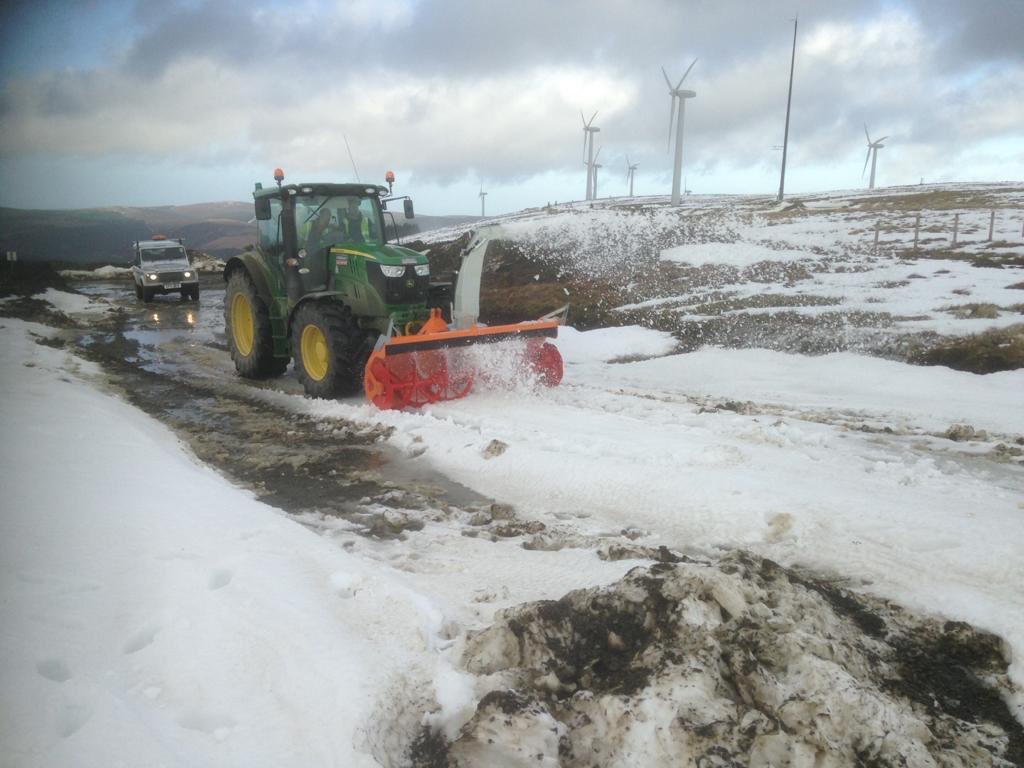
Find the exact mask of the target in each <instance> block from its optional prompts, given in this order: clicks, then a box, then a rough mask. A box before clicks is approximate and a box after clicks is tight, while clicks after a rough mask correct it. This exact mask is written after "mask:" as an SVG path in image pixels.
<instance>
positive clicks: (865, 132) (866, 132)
mask: <svg viewBox="0 0 1024 768" xmlns="http://www.w3.org/2000/svg"><path fill="white" fill-rule="evenodd" d="M864 135H865V136H867V137H868V144H870V143H871V134H870V133H868V124H867V123H864Z"/></svg>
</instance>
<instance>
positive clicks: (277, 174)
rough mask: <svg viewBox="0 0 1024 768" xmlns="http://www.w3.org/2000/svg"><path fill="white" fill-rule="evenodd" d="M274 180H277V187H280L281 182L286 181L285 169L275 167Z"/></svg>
mask: <svg viewBox="0 0 1024 768" xmlns="http://www.w3.org/2000/svg"><path fill="white" fill-rule="evenodd" d="M274 181H276V182H277V188H278V189H280V188H281V182H282V181H284V171H282V170H281V169H280V168H275V169H274Z"/></svg>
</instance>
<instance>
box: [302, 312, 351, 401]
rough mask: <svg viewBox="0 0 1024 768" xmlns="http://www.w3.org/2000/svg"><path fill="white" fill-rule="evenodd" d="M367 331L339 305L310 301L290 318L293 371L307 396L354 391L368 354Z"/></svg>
mask: <svg viewBox="0 0 1024 768" xmlns="http://www.w3.org/2000/svg"><path fill="white" fill-rule="evenodd" d="M370 351H371V344H370V342H369V339H368V338H367V336H366V334H365V333H364V332H363V331H362V330H361V329H360V328H359V326H358V325H357V324H356V323H355V321H354V320H353V319H352V315H351V313H350V312H349V311H348V310H347V309H346V308H345V307H344V306H342V305H340V304H337V303H329V302H309V303H307V304H304V305H302V306H301V307H299V309H298V311H297V312H296V313H295V318H294V320H293V321H292V357H293V358H294V359H295V372H296V373H297V374H298V376H299V381H301V382H302V386H303V387H304V388H305V390H306V394H307V395H309V396H310V397H326V398H330V397H337V396H339V395H340V396H347V395H354V394H356V393H357V392H359V391H360V389H361V388H362V384H363V368H364V367H365V366H366V360H367V358H368V357H369V356H370Z"/></svg>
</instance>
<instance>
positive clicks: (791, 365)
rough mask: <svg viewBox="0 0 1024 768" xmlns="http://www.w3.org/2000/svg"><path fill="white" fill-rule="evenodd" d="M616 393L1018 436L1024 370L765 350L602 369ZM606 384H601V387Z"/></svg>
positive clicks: (711, 350)
mask: <svg viewBox="0 0 1024 768" xmlns="http://www.w3.org/2000/svg"><path fill="white" fill-rule="evenodd" d="M605 375H606V376H608V377H611V380H612V381H615V382H617V383H620V384H623V385H632V386H636V387H648V386H650V383H651V382H652V381H657V382H660V386H661V387H662V388H668V389H669V390H670V391H674V392H680V393H683V392H685V393H688V394H700V395H707V396H709V397H719V398H726V399H733V400H752V401H754V402H755V403H770V404H773V405H779V406H786V407H790V408H793V409H797V410H798V409H840V410H844V411H848V412H850V413H854V412H861V413H862V414H864V415H865V416H866V417H868V418H871V419H875V420H882V421H885V420H890V421H896V422H898V423H899V425H900V426H903V427H911V428H916V429H924V430H929V431H935V432H944V431H945V430H946V429H947V428H948V427H949V426H950V424H954V423H957V422H964V423H968V424H972V425H973V426H975V427H978V428H983V429H987V430H990V431H995V432H999V433H1004V434H1005V433H1011V434H1013V433H1017V434H1024V408H1022V407H1021V405H1022V404H1024V396H1022V393H1024V370H1016V371H1004V372H1001V373H992V374H986V375H984V376H982V375H979V374H974V373H966V372H964V371H955V370H952V369H951V368H945V367H942V366H933V367H926V366H919V365H909V364H907V363H899V362H895V361H892V360H881V359H879V358H875V357H866V356H863V355H856V354H853V353H849V352H842V353H835V354H831V355H822V356H819V357H809V356H806V355H792V354H786V353H783V352H773V351H770V350H766V349H720V348H715V347H704V348H702V349H700V350H698V351H696V352H692V353H689V354H684V355H672V356H670V357H662V358H659V359H657V360H647V361H641V362H638V363H636V364H632V365H629V366H616V367H614V368H609V369H608V371H607V373H606V374H605ZM606 380H607V379H606Z"/></svg>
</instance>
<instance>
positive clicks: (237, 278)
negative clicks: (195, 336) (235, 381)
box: [224, 269, 288, 379]
mask: <svg viewBox="0 0 1024 768" xmlns="http://www.w3.org/2000/svg"><path fill="white" fill-rule="evenodd" d="M224 329H225V332H226V333H227V337H228V346H229V347H230V348H231V359H232V360H234V361H235V370H237V371H238V373H239V375H241V376H243V377H245V378H247V379H265V378H267V377H269V376H278V375H280V374H282V373H284V371H285V369H286V368H287V367H288V359H287V358H283V357H274V339H273V336H272V335H271V330H270V312H269V311H268V310H267V306H266V304H264V303H263V300H262V299H261V298H260V297H259V294H257V293H256V286H254V285H253V282H252V279H251V278H250V277H249V275H248V274H247V273H246V272H245V270H243V269H236V270H235V271H233V272H232V273H231V276H230V277H229V278H228V285H227V288H226V290H225V291H224Z"/></svg>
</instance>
